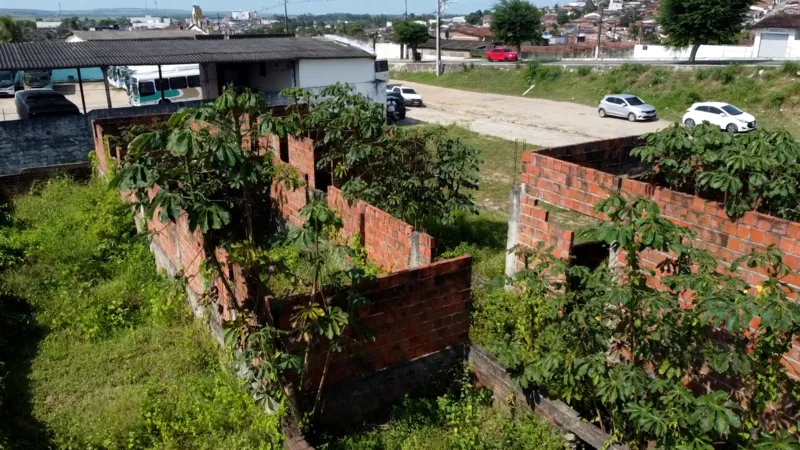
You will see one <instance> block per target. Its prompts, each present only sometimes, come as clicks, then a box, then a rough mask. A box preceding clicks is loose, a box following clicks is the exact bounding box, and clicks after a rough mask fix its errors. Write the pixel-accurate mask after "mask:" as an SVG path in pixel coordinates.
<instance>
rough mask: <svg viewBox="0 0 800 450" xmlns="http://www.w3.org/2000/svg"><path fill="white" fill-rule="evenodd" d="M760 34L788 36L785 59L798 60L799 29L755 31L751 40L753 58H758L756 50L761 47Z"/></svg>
mask: <svg viewBox="0 0 800 450" xmlns="http://www.w3.org/2000/svg"><path fill="white" fill-rule="evenodd" d="M761 33H781V34H788V35H789V42H788V43H787V44H786V59H800V29H796V28H758V29H756V30H755V39H754V40H753V57H754V58H755V57H757V56H758V49H759V48H760V47H761Z"/></svg>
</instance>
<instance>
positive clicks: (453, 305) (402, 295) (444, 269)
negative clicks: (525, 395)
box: [270, 256, 472, 388]
mask: <svg viewBox="0 0 800 450" xmlns="http://www.w3.org/2000/svg"><path fill="white" fill-rule="evenodd" d="M471 276H472V259H471V258H470V257H469V256H464V257H461V258H456V259H450V260H446V261H440V262H436V263H434V264H431V265H428V266H424V267H420V268H417V269H409V270H404V271H400V272H394V273H391V274H388V275H384V276H382V277H380V278H378V280H376V281H375V282H374V283H372V284H371V285H368V286H361V287H359V291H360V292H361V293H362V294H363V295H364V296H365V297H367V299H368V300H369V305H368V306H365V307H363V308H361V309H359V310H358V312H357V318H358V324H357V325H356V326H355V327H354V329H362V330H364V331H365V332H366V333H365V334H362V335H353V336H352V338H353V341H354V342H353V343H352V345H351V346H350V348H349V349H348V351H345V352H341V353H335V354H334V355H333V357H332V359H331V363H330V369H329V373H328V375H327V377H328V378H327V380H328V381H326V384H327V383H330V384H334V383H336V382H338V381H342V380H345V379H349V378H356V377H360V376H364V375H366V374H369V373H372V372H375V371H379V370H382V369H385V368H387V367H389V366H392V365H395V364H400V363H404V362H407V361H411V360H413V359H415V358H419V357H421V356H425V355H427V354H431V353H435V352H437V351H440V350H442V349H445V348H448V347H451V346H454V345H458V344H462V343H465V342H467V341H468V339H469V310H468V307H467V302H468V301H469V298H470V292H471V291H470V283H471ZM308 301H309V297H308V296H307V295H301V296H296V297H292V298H290V299H283V300H272V303H271V307H270V309H271V310H272V313H273V316H274V319H275V322H276V323H277V324H279V327H280V328H284V329H290V327H291V325H290V318H291V315H292V313H293V311H294V307H295V306H296V305H299V304H304V303H307V302H308ZM338 301H343V300H342V299H339V300H338ZM364 336H371V337H372V339H363V338H364ZM289 345H290V348H292V349H293V350H294V351H301V350H302V346H299V345H297V344H296V343H295V344H292V343H290V344H289ZM324 359H325V350H324V349H319V351H315V352H314V355H313V357H312V358H311V359H310V361H309V375H308V380H307V382H308V383H309V384H308V386H307V387H308V388H312V387H314V386H317V384H318V380H319V377H320V376H321V372H322V367H323V365H324Z"/></svg>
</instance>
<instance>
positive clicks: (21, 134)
mask: <svg viewBox="0 0 800 450" xmlns="http://www.w3.org/2000/svg"><path fill="white" fill-rule="evenodd" d="M92 146H93V139H92V128H91V126H90V125H89V123H88V119H87V118H86V116H83V115H75V116H61V117H42V118H39V119H33V120H8V121H4V122H0V175H13V174H17V173H21V172H23V171H24V170H27V169H33V168H37V167H47V166H55V165H63V164H75V163H87V162H88V161H89V158H88V154H89V152H91V150H92Z"/></svg>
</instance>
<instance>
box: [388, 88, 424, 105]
mask: <svg viewBox="0 0 800 450" xmlns="http://www.w3.org/2000/svg"><path fill="white" fill-rule="evenodd" d="M390 91H392V92H397V93H398V94H400V96H401V97H403V103H405V104H406V106H422V96H421V95H419V94H417V91H415V90H414V89H412V88H410V87H408V86H391V89H390Z"/></svg>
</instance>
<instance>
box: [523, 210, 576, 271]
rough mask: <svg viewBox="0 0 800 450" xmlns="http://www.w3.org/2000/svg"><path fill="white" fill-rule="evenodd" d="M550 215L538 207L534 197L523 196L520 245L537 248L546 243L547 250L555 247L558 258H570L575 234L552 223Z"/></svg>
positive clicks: (554, 250) (554, 251)
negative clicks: (540, 243) (541, 243)
mask: <svg viewBox="0 0 800 450" xmlns="http://www.w3.org/2000/svg"><path fill="white" fill-rule="evenodd" d="M549 215H550V213H549V212H548V211H546V210H544V209H542V207H541V206H539V205H537V200H536V199H535V198H534V197H531V196H529V195H525V196H523V198H522V199H520V216H519V244H521V245H524V246H526V247H528V248H536V246H537V245H538V243H539V242H544V244H545V246H546V248H549V247H553V254H554V255H555V256H556V257H558V258H569V255H570V253H571V252H572V244H573V241H574V237H575V233H574V232H573V231H572V230H564V229H561V228H560V227H559V226H557V225H555V224H553V223H550V221H549ZM520 264H522V261H520ZM520 267H521V266H520Z"/></svg>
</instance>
